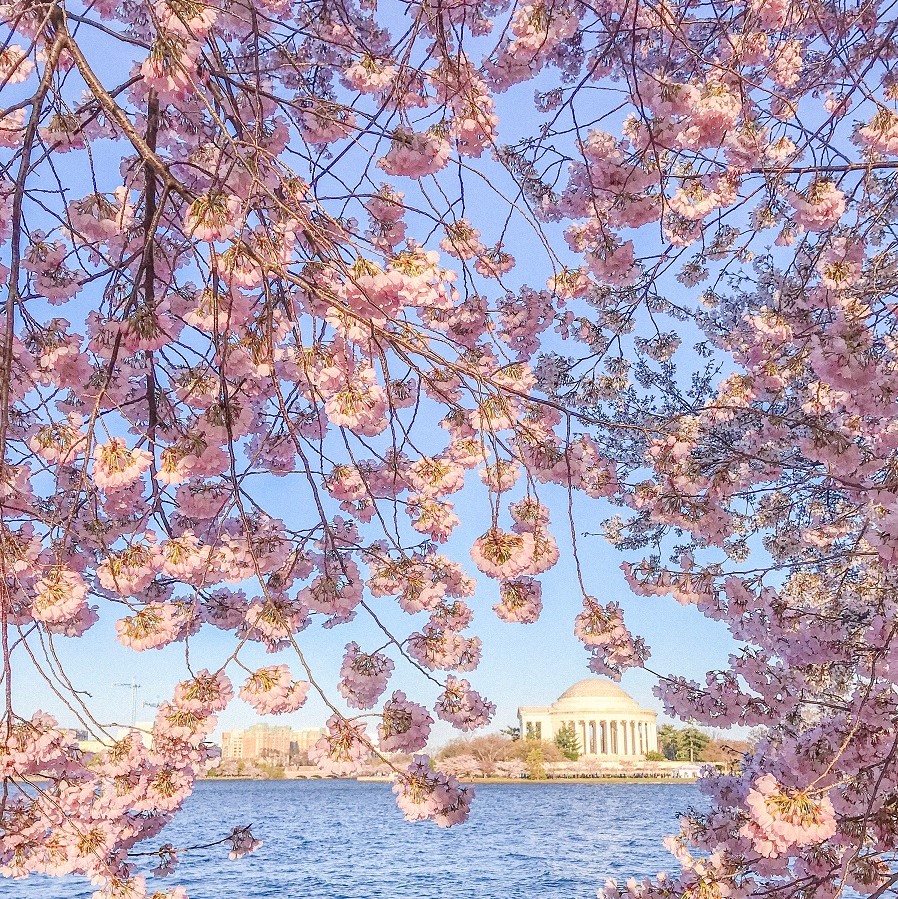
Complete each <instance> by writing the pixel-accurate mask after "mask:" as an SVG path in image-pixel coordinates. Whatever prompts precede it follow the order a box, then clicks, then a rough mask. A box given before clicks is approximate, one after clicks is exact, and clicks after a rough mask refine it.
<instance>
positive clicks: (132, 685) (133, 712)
mask: <svg viewBox="0 0 898 899" xmlns="http://www.w3.org/2000/svg"><path fill="white" fill-rule="evenodd" d="M112 686H113V687H128V688H129V689H130V690H131V727H134V726H135V725H136V724H137V691H138V690H139V689H140V684H139V683H137V678H135V677H132V678H131V683H130V684H113V685H112Z"/></svg>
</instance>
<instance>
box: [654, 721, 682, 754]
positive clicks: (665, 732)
mask: <svg viewBox="0 0 898 899" xmlns="http://www.w3.org/2000/svg"><path fill="white" fill-rule="evenodd" d="M658 747H659V748H660V750H661V753H662V754H663V755H664V757H665V758H666V759H669V760H670V761H673V760H674V759H675V758H676V757H677V753H678V752H679V749H680V732H679V731H678V730H677V728H675V727H674V726H673V725H672V724H662V725H661V727H659V728H658Z"/></svg>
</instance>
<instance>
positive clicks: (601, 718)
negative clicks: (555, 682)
mask: <svg viewBox="0 0 898 899" xmlns="http://www.w3.org/2000/svg"><path fill="white" fill-rule="evenodd" d="M657 718H658V714H657V713H656V712H652V711H650V710H649V709H644V708H641V707H640V705H639V703H638V702H636V700H635V699H633V697H632V696H630V695H629V694H628V693H625V692H624V691H623V690H622V689H621V688H620V687H619V686H618V685H617V684H615V683H613V682H612V681H610V680H606V679H605V678H601V677H589V678H587V679H586V680H581V681H579V682H577V683H576V684H574V685H573V686H572V687H570V688H568V689H567V690H565V691H564V693H562V694H561V696H559V697H558V699H557V700H556V701H555V702H553V703H552V705H550V706H547V707H545V708H536V707H529V706H528V707H521V708H519V709H518V720H519V722H520V725H521V736H522V737H524V738H527V737H530V738H531V739H542V740H550V741H551V740H553V739H554V738H555V734H557V733H558V731H559V730H560V729H561V728H562V727H565V726H566V725H570V726H573V728H574V733H575V734H576V735H577V739H578V741H579V743H580V754H581V756H587V757H589V756H595V757H598V758H601V757H603V756H605V757H608V758H614V759H618V758H625V757H627V756H629V757H631V758H632V757H636V758H639V757H641V756H644V755H645V754H646V753H647V752H655V751H657V749H658V731H657V724H656V721H657Z"/></svg>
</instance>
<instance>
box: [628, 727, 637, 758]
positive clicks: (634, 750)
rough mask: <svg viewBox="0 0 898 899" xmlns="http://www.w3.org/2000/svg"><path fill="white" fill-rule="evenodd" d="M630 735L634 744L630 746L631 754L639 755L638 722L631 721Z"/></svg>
mask: <svg viewBox="0 0 898 899" xmlns="http://www.w3.org/2000/svg"><path fill="white" fill-rule="evenodd" d="M630 737H631V738H632V743H633V745H632V746H631V747H630V755H639V744H638V743H637V742H636V722H635V721H630Z"/></svg>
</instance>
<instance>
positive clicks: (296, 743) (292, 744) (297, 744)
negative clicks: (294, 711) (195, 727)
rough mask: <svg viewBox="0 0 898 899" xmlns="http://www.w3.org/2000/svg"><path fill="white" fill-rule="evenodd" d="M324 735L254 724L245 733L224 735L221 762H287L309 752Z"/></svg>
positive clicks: (317, 730) (318, 730) (320, 731)
mask: <svg viewBox="0 0 898 899" xmlns="http://www.w3.org/2000/svg"><path fill="white" fill-rule="evenodd" d="M323 733H324V728H321V727H315V728H307V729H305V730H294V729H293V728H292V727H289V726H288V725H283V726H275V727H272V726H271V725H270V724H254V725H253V726H252V727H248V728H247V729H246V730H228V731H225V732H224V733H223V734H222V735H221V758H222V761H229V760H231V759H277V760H281V761H286V760H287V759H289V758H290V756H291V755H296V754H297V753H300V752H306V751H307V750H308V749H309V748H310V747H311V746H312V744H313V743H315V742H316V741H317V740H318V738H319V737H320V736H321V735H322V734H323Z"/></svg>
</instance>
